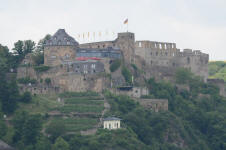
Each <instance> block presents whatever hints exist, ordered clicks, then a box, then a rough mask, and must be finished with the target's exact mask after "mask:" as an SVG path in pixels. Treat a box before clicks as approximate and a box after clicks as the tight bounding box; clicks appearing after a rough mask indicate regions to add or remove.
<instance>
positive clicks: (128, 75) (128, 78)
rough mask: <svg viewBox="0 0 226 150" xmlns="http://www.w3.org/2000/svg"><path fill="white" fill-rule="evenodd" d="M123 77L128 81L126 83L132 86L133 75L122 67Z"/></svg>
mask: <svg viewBox="0 0 226 150" xmlns="http://www.w3.org/2000/svg"><path fill="white" fill-rule="evenodd" d="M122 75H123V77H124V78H125V80H126V83H128V84H132V74H131V72H130V70H129V69H128V68H126V67H125V66H123V67H122Z"/></svg>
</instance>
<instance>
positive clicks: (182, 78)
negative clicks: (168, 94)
mask: <svg viewBox="0 0 226 150" xmlns="http://www.w3.org/2000/svg"><path fill="white" fill-rule="evenodd" d="M191 78H192V73H191V71H190V70H188V69H185V68H179V69H177V71H176V82H177V83H179V84H185V83H187V82H188V81H190V80H191Z"/></svg>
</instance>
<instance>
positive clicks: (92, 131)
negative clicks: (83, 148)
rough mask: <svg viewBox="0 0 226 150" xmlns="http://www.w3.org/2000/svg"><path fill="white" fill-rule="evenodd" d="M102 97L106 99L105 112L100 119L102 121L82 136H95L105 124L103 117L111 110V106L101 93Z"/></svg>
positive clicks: (82, 133) (82, 132)
mask: <svg viewBox="0 0 226 150" xmlns="http://www.w3.org/2000/svg"><path fill="white" fill-rule="evenodd" d="M101 97H103V99H104V110H103V111H102V113H101V117H100V119H99V120H100V121H99V123H98V124H97V125H96V126H95V127H94V128H92V129H89V130H86V131H81V135H93V134H95V133H96V132H97V129H98V128H100V127H101V126H102V124H103V117H104V114H105V113H106V112H107V111H109V110H110V104H109V103H108V102H107V100H106V99H105V97H104V95H103V94H102V93H101Z"/></svg>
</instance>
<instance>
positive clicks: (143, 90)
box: [111, 87, 149, 98]
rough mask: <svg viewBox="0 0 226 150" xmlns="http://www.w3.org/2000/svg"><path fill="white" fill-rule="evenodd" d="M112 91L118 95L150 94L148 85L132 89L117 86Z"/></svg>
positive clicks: (135, 96) (139, 95) (137, 95)
mask: <svg viewBox="0 0 226 150" xmlns="http://www.w3.org/2000/svg"><path fill="white" fill-rule="evenodd" d="M111 91H112V92H113V93H114V94H116V95H128V96H130V97H134V98H140V97H141V96H147V95H148V94H149V91H148V88H146V87H132V88H131V89H130V90H120V89H117V88H115V89H113V90H111Z"/></svg>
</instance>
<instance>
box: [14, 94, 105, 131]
mask: <svg viewBox="0 0 226 150" xmlns="http://www.w3.org/2000/svg"><path fill="white" fill-rule="evenodd" d="M58 97H61V99H63V101H61V102H58V101H57V99H58ZM103 103H104V102H103V101H102V98H101V97H99V96H94V97H92V96H85V95H72V96H70V97H67V96H66V95H64V94H61V95H37V96H34V97H33V99H32V102H31V103H29V104H20V105H19V109H18V110H20V111H22V110H25V111H28V112H29V113H30V114H42V115H45V116H47V117H46V118H47V119H46V121H45V123H44V127H46V126H48V124H49V123H50V122H57V121H61V122H63V123H65V126H66V131H67V132H79V131H81V130H87V129H90V128H92V127H94V126H95V125H97V124H98V122H99V116H100V115H101V112H102V111H103V109H104V105H103ZM87 113H88V115H87ZM74 114H79V117H78V116H77V115H74Z"/></svg>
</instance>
